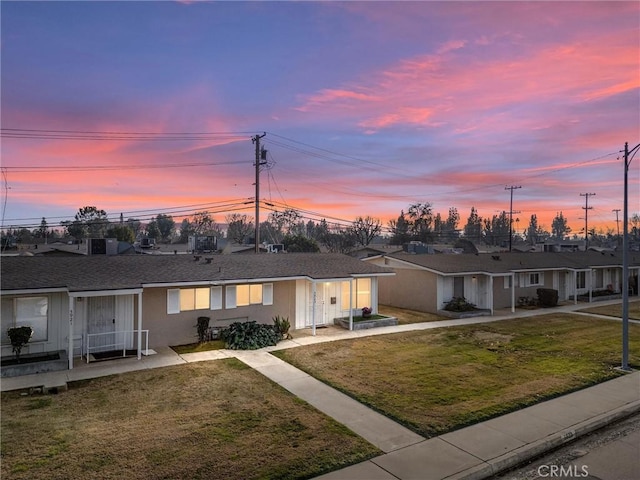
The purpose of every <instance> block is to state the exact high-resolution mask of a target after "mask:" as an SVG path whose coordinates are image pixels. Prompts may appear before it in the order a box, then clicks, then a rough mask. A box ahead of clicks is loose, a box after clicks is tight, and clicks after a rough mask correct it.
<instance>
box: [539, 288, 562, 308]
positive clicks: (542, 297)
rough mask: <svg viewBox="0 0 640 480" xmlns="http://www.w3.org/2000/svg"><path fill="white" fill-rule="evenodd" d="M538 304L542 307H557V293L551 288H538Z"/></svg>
mask: <svg viewBox="0 0 640 480" xmlns="http://www.w3.org/2000/svg"><path fill="white" fill-rule="evenodd" d="M536 292H537V293H538V303H539V304H540V306H542V307H556V306H557V305H558V291H557V290H554V289H553V288H539V289H538V290H536Z"/></svg>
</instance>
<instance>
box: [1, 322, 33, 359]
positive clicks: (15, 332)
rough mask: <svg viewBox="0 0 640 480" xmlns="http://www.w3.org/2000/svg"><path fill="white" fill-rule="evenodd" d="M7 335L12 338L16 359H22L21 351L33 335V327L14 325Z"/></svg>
mask: <svg viewBox="0 0 640 480" xmlns="http://www.w3.org/2000/svg"><path fill="white" fill-rule="evenodd" d="M7 335H8V336H9V339H10V340H11V346H12V347H13V352H14V353H15V354H16V360H20V352H21V351H22V347H24V346H25V345H26V344H27V342H29V340H30V339H31V335H33V328H31V327H26V326H24V327H12V328H10V329H8V330H7Z"/></svg>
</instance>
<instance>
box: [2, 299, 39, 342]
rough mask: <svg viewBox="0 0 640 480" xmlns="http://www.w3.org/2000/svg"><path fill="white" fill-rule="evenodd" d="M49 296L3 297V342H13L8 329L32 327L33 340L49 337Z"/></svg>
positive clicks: (37, 340)
mask: <svg viewBox="0 0 640 480" xmlns="http://www.w3.org/2000/svg"><path fill="white" fill-rule="evenodd" d="M48 318H49V299H48V297H18V298H3V299H2V320H3V321H2V343H3V344H8V343H11V342H10V340H9V336H8V335H7V329H9V328H12V327H25V326H27V327H31V328H32V329H33V335H32V337H31V341H32V342H44V341H46V340H47V338H48Z"/></svg>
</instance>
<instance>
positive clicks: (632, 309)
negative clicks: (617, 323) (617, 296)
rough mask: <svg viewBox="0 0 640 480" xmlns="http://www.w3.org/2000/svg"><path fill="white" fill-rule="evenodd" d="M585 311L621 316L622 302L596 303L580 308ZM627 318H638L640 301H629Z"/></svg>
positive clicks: (639, 317)
mask: <svg viewBox="0 0 640 480" xmlns="http://www.w3.org/2000/svg"><path fill="white" fill-rule="evenodd" d="M580 311H581V312H585V313H595V314H597V315H609V316H610V317H618V318H622V303H616V304H613V305H598V306H594V307H588V308H583V309H581V310H580ZM629 318H630V319H634V320H640V301H637V300H636V301H634V302H629Z"/></svg>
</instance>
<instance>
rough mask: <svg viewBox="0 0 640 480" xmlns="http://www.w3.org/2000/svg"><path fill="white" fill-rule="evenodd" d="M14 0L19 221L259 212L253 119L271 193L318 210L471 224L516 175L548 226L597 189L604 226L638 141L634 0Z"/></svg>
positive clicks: (634, 171) (574, 211) (10, 137)
mask: <svg viewBox="0 0 640 480" xmlns="http://www.w3.org/2000/svg"><path fill="white" fill-rule="evenodd" d="M0 9H1V13H2V18H1V22H2V24H1V26H2V30H1V40H2V51H1V53H2V58H1V67H2V69H1V80H2V87H1V88H2V92H1V93H2V97H1V113H2V117H1V121H2V128H3V131H2V134H3V137H2V146H1V153H2V167H3V175H4V180H5V188H4V194H5V195H4V196H5V198H4V199H3V200H4V205H5V206H4V216H3V218H4V225H5V226H7V225H20V224H24V225H27V224H33V223H36V224H37V223H39V219H40V218H41V217H43V216H44V217H46V218H48V219H49V220H48V221H49V223H50V224H54V223H55V222H56V221H58V220H59V219H64V218H70V217H72V216H73V215H74V214H75V212H76V211H77V210H78V208H79V207H81V206H84V205H95V206H97V207H98V208H102V209H105V210H106V211H107V212H108V213H109V215H110V217H111V218H113V219H116V218H118V217H119V215H120V212H124V215H125V217H127V216H139V217H142V218H144V217H145V216H150V215H152V214H157V213H166V212H169V213H172V212H175V215H176V216H177V215H178V212H183V213H184V212H188V211H189V210H190V209H191V210H192V211H196V210H199V209H208V210H210V211H211V212H213V213H214V216H215V217H216V219H217V220H218V221H221V222H222V221H224V214H225V213H227V212H225V208H228V209H229V210H231V209H233V211H241V210H242V208H245V209H246V213H248V214H249V215H252V214H253V210H252V207H251V206H250V205H249V206H242V205H241V203H242V202H241V200H246V199H248V198H251V197H253V196H254V194H255V193H254V187H253V185H252V184H253V182H254V170H253V167H252V164H253V161H254V150H253V145H252V143H251V137H252V136H253V135H256V134H261V133H263V132H266V133H267V135H266V136H265V137H264V138H263V144H264V146H265V147H266V148H267V149H268V150H269V153H268V159H269V169H268V170H264V171H263V172H262V174H261V184H262V188H261V199H263V200H264V201H267V202H270V203H272V204H274V205H275V204H276V203H277V204H278V205H279V207H278V208H284V207H283V206H284V205H287V206H290V207H292V208H299V209H301V210H304V211H305V212H308V213H307V214H306V215H308V216H310V217H312V216H314V217H322V216H327V217H329V216H330V217H335V218H339V219H344V220H347V221H350V220H353V219H354V218H355V217H356V216H365V215H370V216H374V217H378V218H380V219H381V220H382V221H383V222H384V223H386V221H387V220H389V219H390V218H395V217H397V215H398V214H399V213H400V211H401V210H403V209H404V210H406V209H407V207H408V205H409V204H411V203H414V202H430V203H432V204H433V207H434V210H435V211H436V212H440V213H441V214H442V215H444V216H446V214H447V211H448V209H449V208H450V207H456V208H457V209H458V212H459V213H460V216H461V218H462V221H461V223H462V224H464V223H465V221H466V217H467V216H468V214H469V211H470V209H471V207H472V206H473V207H475V208H476V209H477V210H478V212H479V214H480V215H481V216H483V217H491V216H492V215H495V214H497V213H499V212H500V211H502V210H508V209H509V192H508V191H507V190H505V186H510V185H518V186H522V188H521V189H518V190H516V191H515V192H514V210H518V211H519V212H520V213H519V214H518V215H519V218H520V220H521V221H520V222H519V227H520V229H523V228H525V227H526V225H527V224H528V221H529V218H530V215H531V214H536V215H537V216H538V218H539V221H540V223H542V224H543V225H545V226H546V227H547V228H548V229H549V228H550V224H551V219H552V218H553V216H555V214H556V213H557V212H559V211H562V212H563V214H564V216H565V217H567V218H568V220H569V224H570V226H571V227H572V228H573V231H574V232H576V233H577V232H578V231H579V230H580V229H581V228H582V226H583V220H582V219H581V218H580V217H583V216H584V210H583V209H582V207H583V206H584V197H582V196H580V193H586V192H590V193H596V196H595V197H591V198H590V206H592V207H593V210H590V211H589V216H590V219H591V220H592V221H593V222H594V223H593V226H598V228H603V229H606V228H615V218H616V217H615V213H614V212H613V211H612V210H614V209H617V208H622V179H623V167H622V157H621V155H620V153H619V151H620V150H622V148H623V146H624V142H625V141H628V142H629V143H630V146H631V147H633V146H635V145H636V144H637V143H638V142H640V120H639V119H640V97H639V87H640V78H639V77H640V73H639V72H640V60H639V59H640V52H639V45H640V34H639V25H640V6H639V4H638V3H637V2H610V1H607V2H299V3H294V2H220V3H201V2H185V3H182V2H2V4H1V5H0ZM10 129H15V130H10ZM27 130H28V131H27ZM31 130H38V131H40V132H36V133H34V132H31ZM52 131H65V132H71V133H69V134H68V135H66V136H64V138H56V139H51V138H50V135H52ZM79 132H102V133H100V134H93V137H91V138H82V139H79V138H77V137H78V136H83V135H84V136H87V134H82V133H79ZM107 132H121V133H122V134H126V135H124V136H125V137H127V138H118V139H115V138H114V135H113V134H112V133H107ZM200 132H207V133H209V135H207V136H201V137H199V138H198V139H194V138H192V137H189V138H187V137H186V136H183V137H181V138H182V139H181V140H180V141H177V140H167V139H166V138H163V139H162V140H149V136H147V137H141V136H140V135H133V134H136V133H149V134H152V135H151V136H154V135H156V136H160V134H163V135H166V134H169V133H182V134H186V133H189V134H193V133H200ZM223 134H224V135H223ZM45 136H47V137H48V138H43V137H45ZM17 137H19V138H17ZM204 164H207V165H204ZM638 164H640V161H638V160H635V161H634V162H632V164H631V169H630V185H631V188H630V205H631V211H632V212H636V211H638V210H640V208H639V206H638V205H639V203H640V192H639V190H640V187H639V185H640V180H639V174H638V172H639V171H640V168H638ZM167 165H171V167H168V166H167ZM61 166H66V167H68V170H65V171H61V170H59V168H58V167H61ZM89 166H94V167H96V166H97V167H105V168H103V169H101V170H90V169H88V168H87V167H89ZM25 167H41V168H39V169H26V168H25ZM43 167H46V168H43ZM222 205H233V207H222ZM190 206H194V207H190ZM196 206H197V207H196ZM178 207H180V208H178ZM183 207H184V208H183ZM274 208H276V207H274ZM311 212H313V214H312V213H311ZM265 215H266V212H265ZM32 219H38V220H37V221H34V220H32ZM262 219H264V218H262Z"/></svg>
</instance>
